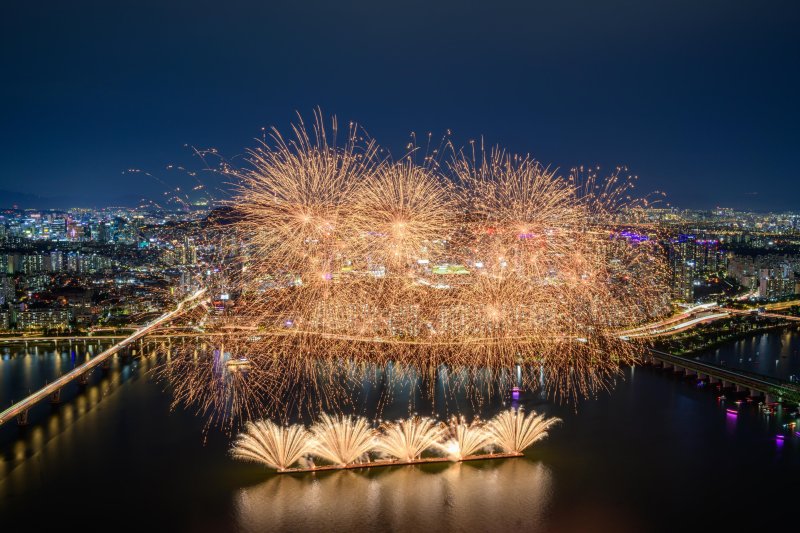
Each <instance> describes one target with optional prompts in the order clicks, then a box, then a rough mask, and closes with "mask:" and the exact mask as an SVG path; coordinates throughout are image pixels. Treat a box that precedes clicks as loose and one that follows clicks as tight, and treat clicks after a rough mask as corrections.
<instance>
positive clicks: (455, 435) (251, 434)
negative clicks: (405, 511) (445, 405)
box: [231, 409, 560, 472]
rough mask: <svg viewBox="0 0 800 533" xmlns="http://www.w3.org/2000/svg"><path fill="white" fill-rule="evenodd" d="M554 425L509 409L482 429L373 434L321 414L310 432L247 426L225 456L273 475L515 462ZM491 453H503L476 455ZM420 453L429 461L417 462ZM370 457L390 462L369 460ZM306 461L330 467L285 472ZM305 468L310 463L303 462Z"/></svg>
mask: <svg viewBox="0 0 800 533" xmlns="http://www.w3.org/2000/svg"><path fill="white" fill-rule="evenodd" d="M519 421H521V422H519ZM557 422H560V420H559V419H557V418H549V419H548V418H545V416H544V415H537V414H536V413H535V412H531V413H530V414H529V415H528V416H527V417H525V416H524V415H523V414H522V413H519V412H517V411H515V410H514V409H511V410H509V411H505V412H502V413H500V414H498V415H497V416H496V417H495V418H494V419H492V420H491V421H489V423H488V424H484V423H483V422H481V421H480V420H474V421H473V422H472V423H471V424H468V423H467V422H466V421H465V420H464V419H463V418H454V419H453V420H451V422H450V424H449V426H446V425H444V424H441V423H437V422H435V421H434V420H431V419H429V418H421V417H416V416H415V417H411V418H408V419H406V420H402V421H399V422H395V423H387V424H384V425H382V426H381V427H380V428H379V429H377V430H374V429H372V428H371V427H370V424H369V422H368V421H367V420H366V419H365V418H359V417H344V416H339V417H333V416H330V415H328V414H322V415H321V416H320V419H319V421H318V422H316V423H315V424H314V425H312V426H311V431H310V432H309V431H306V429H305V428H304V427H303V426H302V425H300V424H296V425H293V426H288V427H281V426H278V425H276V424H274V423H272V422H269V421H266V422H263V421H262V422H258V423H255V424H254V423H249V424H248V425H247V426H246V430H245V432H244V433H242V434H240V435H239V437H238V438H237V439H236V441H235V443H234V446H233V448H232V450H231V454H232V455H233V457H235V458H237V459H243V460H246V461H253V462H258V463H262V464H264V465H266V466H269V467H271V468H275V469H276V470H278V471H279V472H287V471H291V472H297V471H314V470H331V469H341V468H353V467H357V468H361V467H372V466H390V465H393V464H417V463H429V462H443V461H455V462H458V461H468V460H474V459H500V458H508V457H521V456H522V453H523V451H524V450H525V449H527V448H529V447H530V446H531V445H533V444H534V443H535V442H538V441H540V440H542V439H544V438H546V437H547V435H548V434H547V429H548V428H550V427H552V426H553V425H554V424H555V423H557ZM495 448H500V449H502V450H504V451H503V452H502V453H488V454H484V455H477V454H478V452H480V451H482V450H490V449H495ZM426 452H427V453H428V454H431V455H432V456H430V455H429V456H425V457H423V454H424V453H426ZM370 453H372V454H375V455H377V456H387V455H388V456H390V457H392V458H393V459H390V460H386V459H372V458H370ZM441 455H445V457H441ZM310 456H315V457H318V458H319V459H321V460H323V461H324V462H327V463H329V464H330V466H311V467H302V468H294V469H292V468H289V467H290V466H291V465H292V464H294V463H297V462H299V461H301V460H303V459H304V458H306V457H310ZM305 464H313V462H311V461H308V460H306V461H305Z"/></svg>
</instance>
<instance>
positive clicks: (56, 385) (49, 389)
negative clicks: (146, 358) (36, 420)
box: [0, 289, 206, 426]
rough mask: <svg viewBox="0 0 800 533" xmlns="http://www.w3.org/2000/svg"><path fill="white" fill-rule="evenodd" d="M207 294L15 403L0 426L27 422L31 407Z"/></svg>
mask: <svg viewBox="0 0 800 533" xmlns="http://www.w3.org/2000/svg"><path fill="white" fill-rule="evenodd" d="M205 293H206V289H200V290H198V291H197V292H195V293H194V294H192V295H191V296H189V297H187V298H186V299H184V300H182V301H181V302H180V303H179V304H178V305H177V306H176V307H175V309H173V310H172V311H169V312H168V313H164V314H163V315H161V316H160V317H158V318H157V319H155V320H153V321H152V322H150V323H149V324H146V325H144V326H143V327H141V328H140V329H138V330H136V331H135V332H134V333H133V334H132V335H130V336H128V337H125V339H124V340H123V341H121V342H119V343H117V344H115V345H114V346H112V347H111V348H109V349H107V350H105V351H103V352H101V353H99V354H98V355H96V356H95V357H93V358H92V359H90V360H89V361H87V362H85V363H84V364H82V365H80V366H78V367H76V368H75V369H73V370H72V371H70V372H68V373H66V374H64V375H63V376H61V377H60V378H58V379H56V380H55V381H53V382H51V383H49V384H47V385H46V386H45V387H42V388H41V389H39V390H38V391H36V392H35V393H33V394H31V395H30V396H28V397H26V398H25V399H23V400H22V401H19V402H17V403H15V404H14V405H12V406H11V407H9V408H8V409H6V410H5V411H2V412H0V426H2V425H3V424H5V423H6V422H8V421H9V420H11V419H13V418H17V420H18V421H19V422H21V423H25V422H27V414H28V410H29V409H30V408H31V407H33V406H34V405H36V404H37V403H39V402H40V401H42V400H43V399H45V398H48V397H51V396H52V395H54V394H58V393H59V391H60V390H61V388H62V387H64V386H65V385H67V384H68V383H71V382H72V381H74V380H76V379H79V378H80V377H81V376H84V375H87V373H88V372H89V371H91V370H92V369H93V368H94V367H96V366H98V365H100V364H101V363H102V362H103V361H105V360H106V359H108V358H109V357H111V356H112V355H114V354H115V353H117V352H119V351H120V350H121V349H123V348H125V347H127V346H128V345H130V344H132V343H133V342H135V341H136V340H138V339H140V338H141V337H143V336H145V335H147V334H148V333H150V332H151V331H153V329H155V328H157V327H158V326H160V325H162V324H164V323H165V322H167V321H169V320H171V319H173V318H175V317H176V316H179V315H181V314H183V313H184V312H186V311H188V310H190V309H194V308H195V307H196V306H197V305H199V304H200V303H202V301H203V300H202V299H201V298H202V297H203V295H204V294H205ZM92 338H95V337H92Z"/></svg>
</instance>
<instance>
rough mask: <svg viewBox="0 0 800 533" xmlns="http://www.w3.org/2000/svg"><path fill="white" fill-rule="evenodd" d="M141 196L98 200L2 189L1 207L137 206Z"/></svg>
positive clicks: (131, 195)
mask: <svg viewBox="0 0 800 533" xmlns="http://www.w3.org/2000/svg"><path fill="white" fill-rule="evenodd" d="M141 199H142V197H141V196H136V195H133V194H126V195H120V196H117V197H115V198H109V199H108V200H106V201H103V202H98V201H97V200H96V199H94V200H90V199H87V198H86V196H85V195H81V194H71V195H65V196H64V195H62V196H40V195H38V194H30V193H24V192H17V191H9V190H7V189H0V208H11V207H14V206H16V207H18V208H19V209H68V208H70V207H105V206H110V205H113V206H122V207H136V206H137V205H139V204H140V203H141Z"/></svg>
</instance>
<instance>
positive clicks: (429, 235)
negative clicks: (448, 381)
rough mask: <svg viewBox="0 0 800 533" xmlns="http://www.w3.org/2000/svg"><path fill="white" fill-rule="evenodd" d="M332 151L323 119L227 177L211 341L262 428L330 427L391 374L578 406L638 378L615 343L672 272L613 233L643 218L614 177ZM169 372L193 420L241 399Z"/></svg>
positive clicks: (461, 157) (355, 142) (345, 145)
mask: <svg viewBox="0 0 800 533" xmlns="http://www.w3.org/2000/svg"><path fill="white" fill-rule="evenodd" d="M338 137H339V128H338V125H337V123H336V121H335V120H334V121H332V123H331V125H330V126H327V125H326V124H325V122H324V120H323V117H322V115H321V113H317V114H316V116H315V121H314V124H313V127H312V128H311V131H310V132H309V131H308V130H307V129H306V126H305V125H304V124H303V123H302V122H300V123H299V124H298V125H296V126H294V127H293V130H292V137H291V138H286V137H284V136H282V135H281V134H280V132H278V131H277V130H274V131H273V133H272V135H271V137H270V138H268V139H265V140H264V141H263V142H262V143H261V144H260V145H259V146H258V147H257V148H255V149H254V150H252V151H251V152H250V159H249V165H248V166H247V167H246V168H243V169H233V168H231V169H229V171H228V174H229V175H230V176H231V177H232V178H233V179H234V180H235V181H236V183H237V187H238V189H237V191H238V192H237V194H236V195H235V197H234V198H233V199H232V200H231V202H230V207H231V210H232V212H234V213H235V216H234V217H233V218H232V222H231V223H230V225H229V227H228V228H227V231H224V232H222V233H225V234H226V235H227V236H226V242H227V243H228V248H227V249H228V250H229V252H226V253H225V257H226V258H232V257H235V258H236V259H235V260H232V259H228V260H227V262H226V265H225V268H224V270H225V272H224V276H223V275H222V274H220V277H221V278H224V280H225V283H226V284H227V286H228V287H229V289H228V290H227V292H228V293H230V295H231V298H232V300H233V301H235V307H233V309H234V311H233V312H232V313H228V314H225V315H223V316H219V317H213V318H212V320H209V322H208V327H209V328H210V329H213V330H215V331H216V332H217V333H220V332H221V333H222V339H224V343H225V346H226V347H227V348H226V349H227V350H229V351H230V354H231V355H230V357H231V358H234V359H238V358H246V359H247V360H248V361H249V365H250V370H249V372H248V373H246V375H245V376H243V379H242V380H241V381H242V384H243V385H242V389H243V390H244V389H246V388H247V387H250V388H251V389H252V391H253V393H254V396H255V397H256V401H255V403H256V404H258V406H259V409H261V410H262V412H264V411H266V412H269V413H277V412H279V411H283V412H285V411H286V410H285V409H283V408H282V406H284V405H286V402H287V398H289V397H292V399H291V401H290V403H291V404H292V405H293V406H297V407H298V409H297V410H298V411H301V410H305V411H306V412H313V411H317V410H320V409H332V410H335V409H337V408H338V407H340V406H341V405H342V404H343V403H344V404H346V402H347V401H348V400H347V396H348V393H349V392H350V391H349V387H352V386H353V384H354V383H361V381H362V380H361V378H360V377H359V375H358V374H359V372H361V376H362V377H363V375H365V374H366V373H368V372H370V371H374V369H376V368H380V367H383V366H385V365H387V364H389V363H391V364H392V365H395V368H397V369H407V370H408V373H407V374H406V376H409V375H423V376H424V375H432V374H434V373H436V372H438V369H440V368H450V369H453V370H454V372H452V374H451V375H454V376H455V375H459V376H465V378H464V380H463V382H464V383H470V382H473V381H476V380H477V378H478V377H481V379H483V378H485V379H483V380H484V382H490V383H491V382H494V383H496V384H498V385H497V388H495V389H494V390H495V391H497V390H499V391H502V390H503V389H502V388H501V387H505V386H506V385H507V384H508V381H507V380H506V379H505V378H504V377H503V376H506V375H507V374H508V373H509V372H511V371H514V370H515V369H517V368H519V369H520V370H519V372H518V374H517V379H516V382H515V386H519V387H523V388H531V389H533V388H538V387H544V388H545V390H546V391H547V392H548V393H549V394H550V395H551V396H552V397H556V398H568V399H575V398H577V397H581V396H591V395H593V394H595V393H596V392H597V391H598V390H602V389H604V388H607V387H609V386H610V383H612V379H613V377H614V376H616V375H617V374H618V372H619V367H620V365H623V364H632V363H634V362H635V361H636V360H637V357H638V355H639V354H640V353H641V349H642V346H641V345H640V344H637V343H634V342H629V341H627V340H623V339H622V338H621V336H620V334H619V332H620V331H624V330H625V329H627V328H630V327H635V326H638V325H640V324H642V323H644V322H646V321H648V320H650V319H652V318H654V317H657V316H659V315H660V314H663V313H664V312H665V311H667V310H668V305H667V301H666V299H665V297H664V295H665V294H666V293H667V291H665V290H664V287H665V280H666V277H665V276H664V272H665V262H664V259H663V254H662V253H661V251H660V250H659V249H658V245H657V244H656V239H650V240H641V241H636V242H633V241H631V240H628V239H625V238H623V237H621V234H622V229H624V228H625V225H624V224H623V222H622V218H621V216H622V215H623V214H626V213H629V212H631V211H632V210H635V209H637V208H638V207H640V206H641V205H643V203H642V202H637V201H635V200H633V199H631V188H632V180H630V179H628V178H625V177H622V175H621V170H618V171H617V172H616V173H614V174H612V175H611V176H610V177H609V178H608V179H600V178H598V177H597V176H596V174H595V173H593V172H585V171H582V170H580V169H578V170H575V171H573V172H571V173H569V174H568V175H567V176H566V177H564V176H562V175H560V174H559V173H558V172H557V171H555V170H553V169H550V168H548V167H546V166H544V165H542V164H540V163H538V162H537V161H536V160H534V159H533V158H531V157H529V156H517V155H513V154H509V153H507V152H505V151H503V150H502V149H499V148H496V149H491V150H488V151H487V150H486V149H484V148H483V146H479V147H478V146H475V145H472V146H471V147H470V148H469V149H464V150H451V153H450V156H449V159H447V158H446V157H445V155H444V154H442V153H438V154H437V157H438V158H439V159H446V161H445V163H444V164H442V165H440V164H438V161H439V159H437V161H434V160H433V159H431V158H430V157H426V158H425V159H424V164H421V165H420V164H417V163H416V162H415V161H414V160H413V158H412V157H411V156H407V157H405V158H401V159H400V160H398V161H394V160H391V159H390V158H385V159H381V158H380V156H379V154H380V153H381V150H380V149H379V148H378V146H377V144H376V143H375V142H374V141H372V140H370V139H369V138H368V137H366V136H365V135H364V134H363V133H362V130H361V129H360V128H359V127H358V126H356V125H354V124H351V125H349V127H348V128H347V133H346V134H345V135H344V136H343V137H344V140H343V141H342V142H339V140H337V139H338ZM221 270H222V269H221ZM173 366H174V367H175V368H176V369H180V370H181V371H182V372H188V373H191V372H194V373H195V374H196V379H195V377H188V378H187V379H186V380H185V383H184V384H179V385H178V386H177V389H178V391H179V392H181V391H182V392H181V395H182V396H183V397H184V398H186V399H189V400H193V401H195V402H196V403H197V404H199V405H201V406H203V405H208V406H213V407H215V408H220V407H222V406H223V405H228V404H226V403H225V402H223V398H224V397H230V392H231V391H233V392H235V391H236V390H238V389H236V388H235V387H234V388H231V383H232V382H231V381H219V380H215V379H214V377H215V375H214V373H213V372H212V371H211V370H213V368H214V367H213V365H206V367H208V366H210V367H211V368H210V369H209V368H203V367H202V365H201V366H197V365H195V366H192V365H191V364H189V361H187V362H186V363H181V364H179V365H173ZM201 368H202V370H201ZM172 373H173V374H175V377H177V378H178V379H180V377H179V376H178V372H177V370H176V372H172ZM515 373H516V372H515ZM394 375H395V376H398V377H399V379H404V378H405V377H406V376H403V375H401V372H400V371H396V372H394ZM203 384H205V386H204V385H203ZM209 384H213V385H209ZM225 387H228V388H227V389H225ZM212 390H220V396H219V398H217V399H213V398H214V394H215V393H213V392H212ZM226 390H227V392H226ZM482 390H483V391H486V390H493V389H492V387H491V386H489V387H488V388H483V389H482ZM476 394H477V393H476ZM480 394H483V392H481V393H480ZM209 398H212V399H211V400H209ZM236 405H241V408H239V409H238V411H239V412H240V413H241V414H243V415H244V416H245V417H250V413H251V412H252V410H251V408H250V407H248V406H249V403H248V402H246V401H244V400H242V401H241V402H238V403H236ZM229 411H230V409H229ZM331 457H332V458H333V459H331V460H332V461H340V460H341V459H342V457H341V456H338V455H335V454H334V455H333V456H331ZM347 459H353V458H352V457H350V455H348V456H347Z"/></svg>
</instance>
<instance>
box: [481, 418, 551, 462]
mask: <svg viewBox="0 0 800 533" xmlns="http://www.w3.org/2000/svg"><path fill="white" fill-rule="evenodd" d="M560 422H561V419H559V418H547V417H545V415H543V414H541V415H537V414H536V412H531V413H529V414H528V416H525V413H524V412H523V411H522V410H521V409H520V410H513V409H511V410H509V411H504V412H502V413H500V414H499V415H497V416H496V417H494V418H493V419H492V420H491V421H490V422H489V423H488V424H487V425H486V431H487V433H488V434H489V435H490V436H491V438H492V440H493V441H494V443H495V444H497V445H498V446H500V448H502V449H503V450H504V451H506V452H509V453H522V451H523V450H524V449H525V448H528V447H529V446H531V445H533V444H534V443H535V442H538V441H540V440H542V439H545V438H547V435H548V433H547V430H548V429H550V428H551V427H553V426H554V425H556V424H558V423H560Z"/></svg>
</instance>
